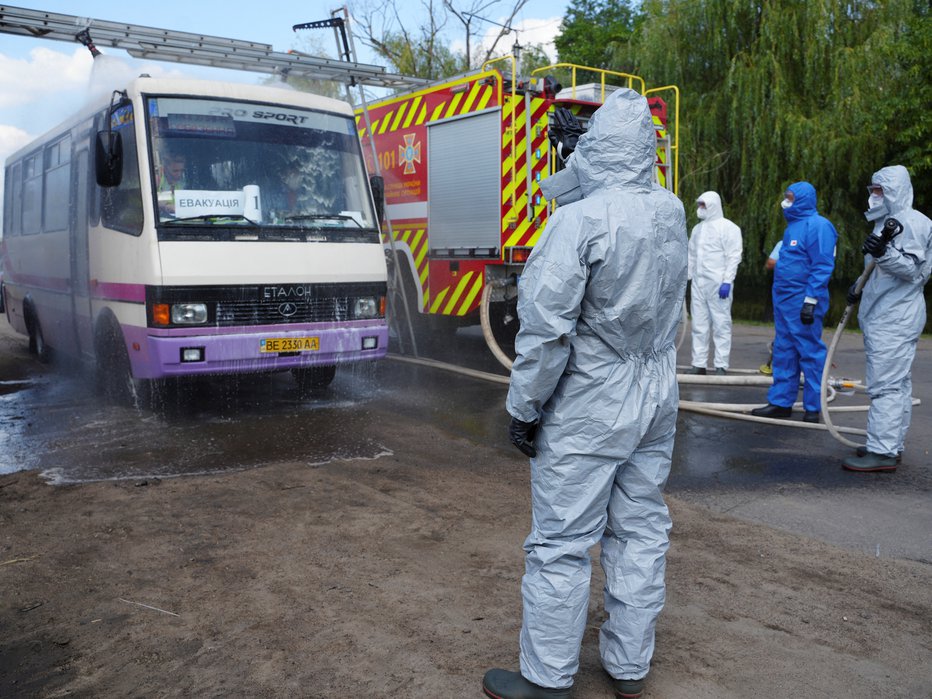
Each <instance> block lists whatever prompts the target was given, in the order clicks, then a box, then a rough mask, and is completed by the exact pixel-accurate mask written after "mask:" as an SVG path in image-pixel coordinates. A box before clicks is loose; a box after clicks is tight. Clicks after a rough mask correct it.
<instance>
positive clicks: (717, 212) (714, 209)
mask: <svg viewBox="0 0 932 699" xmlns="http://www.w3.org/2000/svg"><path fill="white" fill-rule="evenodd" d="M696 203H697V204H699V203H702V204H705V212H706V213H705V219H704V220H706V221H714V220H716V219H719V218H723V217H724V216H725V214H724V213H723V212H722V198H721V197H720V196H719V195H718V192H703V193H702V194H700V195H699V198H698V199H696Z"/></svg>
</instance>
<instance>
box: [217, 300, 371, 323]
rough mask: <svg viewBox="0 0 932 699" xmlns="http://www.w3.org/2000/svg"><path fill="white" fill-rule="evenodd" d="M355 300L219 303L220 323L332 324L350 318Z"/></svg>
mask: <svg viewBox="0 0 932 699" xmlns="http://www.w3.org/2000/svg"><path fill="white" fill-rule="evenodd" d="M355 301H356V299H355V298H354V297H350V296H341V297H333V298H316V299H301V300H299V301H293V302H287V303H278V302H270V301H266V300H262V301H260V300H251V299H250V300H245V299H243V300H236V301H218V302H217V321H216V322H217V325H221V326H222V325H275V324H276V323H333V322H340V321H346V320H352V318H350V308H352V307H353V305H354V304H355Z"/></svg>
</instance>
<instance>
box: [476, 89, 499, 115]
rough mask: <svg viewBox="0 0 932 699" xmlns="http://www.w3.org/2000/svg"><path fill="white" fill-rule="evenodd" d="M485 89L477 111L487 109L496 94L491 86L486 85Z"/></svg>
mask: <svg viewBox="0 0 932 699" xmlns="http://www.w3.org/2000/svg"><path fill="white" fill-rule="evenodd" d="M483 87H484V88H485V91H484V92H483V93H482V99H480V100H479V105H478V106H477V107H476V110H480V109H485V108H486V106H488V104H489V101H490V100H491V99H492V96H493V95H494V94H495V92H494V91H493V90H492V86H491V85H484V86H483Z"/></svg>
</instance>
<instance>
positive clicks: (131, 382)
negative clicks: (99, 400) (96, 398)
mask: <svg viewBox="0 0 932 699" xmlns="http://www.w3.org/2000/svg"><path fill="white" fill-rule="evenodd" d="M94 344H95V349H96V352H95V354H96V355H97V385H98V387H99V388H100V390H101V392H102V393H103V394H104V396H105V397H106V398H107V399H108V400H110V401H112V402H114V403H116V404H117V405H124V406H132V407H135V408H141V407H145V406H146V405H147V404H148V402H149V399H150V392H149V382H148V381H146V380H145V379H137V378H134V377H133V366H132V363H131V362H130V360H129V352H128V351H127V349H126V344H125V343H124V341H123V332H122V331H121V330H120V329H119V327H118V326H117V325H116V321H115V320H113V321H110V322H108V323H106V326H105V328H104V329H102V330H100V331H98V333H97V341H96V342H95V343H94Z"/></svg>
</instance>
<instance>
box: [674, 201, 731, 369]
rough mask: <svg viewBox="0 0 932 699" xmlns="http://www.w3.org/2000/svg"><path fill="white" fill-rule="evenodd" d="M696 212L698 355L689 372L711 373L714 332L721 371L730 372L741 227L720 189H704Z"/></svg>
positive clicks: (692, 262)
mask: <svg viewBox="0 0 932 699" xmlns="http://www.w3.org/2000/svg"><path fill="white" fill-rule="evenodd" d="M696 215H697V216H698V217H699V223H697V224H696V225H695V226H694V227H693V231H692V235H690V236H689V267H688V277H689V279H690V282H691V285H692V286H691V288H692V290H691V292H690V314H691V315H692V346H693V356H692V366H691V367H690V368H689V369H688V370H687V371H686V373H687V374H705V373H706V363H707V362H708V359H709V339H710V331H711V340H712V343H713V344H714V345H715V356H714V358H713V363H714V365H715V373H716V374H725V373H726V372H727V371H728V362H729V356H730V355H731V302H732V299H734V284H735V275H736V274H737V273H738V264H739V263H740V262H741V252H742V243H741V229H740V228H738V226H736V225H735V224H734V223H732V222H731V221H729V220H728V219H727V218H725V215H724V213H723V212H722V199H721V197H719V195H718V193H716V192H704V193H703V194H702V195H701V196H700V197H699V198H698V199H697V200H696Z"/></svg>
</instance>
